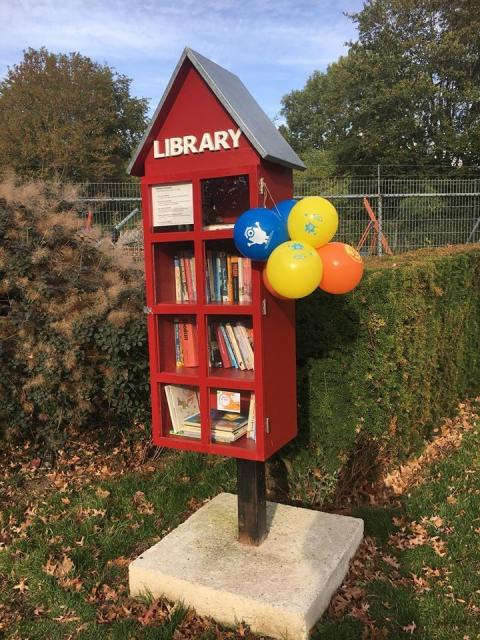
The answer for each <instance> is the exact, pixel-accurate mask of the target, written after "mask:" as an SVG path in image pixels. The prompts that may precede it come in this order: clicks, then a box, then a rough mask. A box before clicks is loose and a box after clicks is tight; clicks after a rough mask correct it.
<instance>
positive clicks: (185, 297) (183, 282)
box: [179, 256, 190, 302]
mask: <svg viewBox="0 0 480 640" xmlns="http://www.w3.org/2000/svg"><path fill="white" fill-rule="evenodd" d="M179 260H180V282H181V286H182V301H183V302H189V301H190V299H189V297H188V287H187V276H186V274H185V258H184V257H183V256H180V259H179Z"/></svg>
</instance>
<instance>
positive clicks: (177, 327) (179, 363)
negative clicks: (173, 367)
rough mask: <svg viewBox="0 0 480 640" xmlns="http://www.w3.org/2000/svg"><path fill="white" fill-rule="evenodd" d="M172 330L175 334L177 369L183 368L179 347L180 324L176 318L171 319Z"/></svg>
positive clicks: (180, 348)
mask: <svg viewBox="0 0 480 640" xmlns="http://www.w3.org/2000/svg"><path fill="white" fill-rule="evenodd" d="M173 330H174V333H175V362H176V364H177V367H183V354H182V347H181V345H180V322H179V320H178V318H174V319H173Z"/></svg>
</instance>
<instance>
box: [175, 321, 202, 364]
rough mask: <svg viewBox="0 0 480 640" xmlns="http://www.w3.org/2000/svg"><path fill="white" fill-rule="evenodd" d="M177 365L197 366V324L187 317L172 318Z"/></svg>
mask: <svg viewBox="0 0 480 640" xmlns="http://www.w3.org/2000/svg"><path fill="white" fill-rule="evenodd" d="M173 329H174V333H175V360H176V364H177V367H198V342H197V325H196V324H195V322H192V321H191V320H190V319H188V318H174V319H173Z"/></svg>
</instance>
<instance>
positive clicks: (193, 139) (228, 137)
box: [153, 129, 241, 158]
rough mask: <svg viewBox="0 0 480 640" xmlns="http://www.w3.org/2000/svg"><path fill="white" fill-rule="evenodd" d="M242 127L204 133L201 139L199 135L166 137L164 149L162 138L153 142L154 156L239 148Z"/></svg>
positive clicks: (168, 156) (165, 156) (166, 156)
mask: <svg viewBox="0 0 480 640" xmlns="http://www.w3.org/2000/svg"><path fill="white" fill-rule="evenodd" d="M240 135H241V131H240V129H237V130H236V131H235V130H234V129H227V131H214V132H213V133H208V132H207V133H204V134H203V135H202V137H201V138H200V140H199V139H198V138H197V136H192V135H188V136H181V137H180V136H178V137H174V138H165V140H164V141H163V150H162V144H161V141H160V140H155V141H154V143H153V157H154V158H170V157H172V156H181V155H184V156H185V155H188V154H190V153H203V152H204V151H220V149H237V148H238V146H239V144H240Z"/></svg>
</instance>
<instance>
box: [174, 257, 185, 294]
mask: <svg viewBox="0 0 480 640" xmlns="http://www.w3.org/2000/svg"><path fill="white" fill-rule="evenodd" d="M173 265H174V273H175V302H183V298H182V279H181V276H180V258H179V257H178V256H174V258H173Z"/></svg>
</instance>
